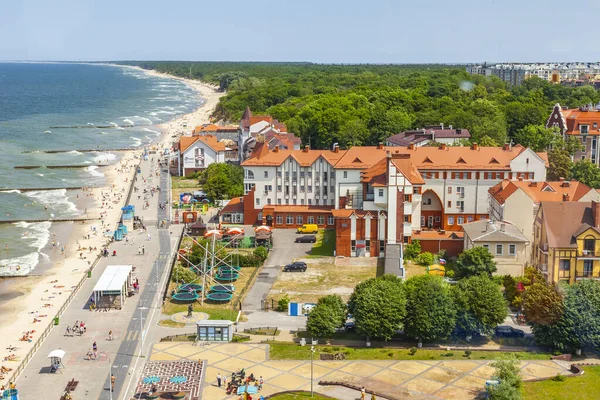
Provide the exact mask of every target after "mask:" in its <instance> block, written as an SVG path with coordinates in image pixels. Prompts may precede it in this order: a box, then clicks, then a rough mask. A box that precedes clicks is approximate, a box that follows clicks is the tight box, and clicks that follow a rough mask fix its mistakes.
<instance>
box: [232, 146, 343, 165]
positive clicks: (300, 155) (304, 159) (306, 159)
mask: <svg viewBox="0 0 600 400" xmlns="http://www.w3.org/2000/svg"><path fill="white" fill-rule="evenodd" d="M265 150H266V151H265ZM343 154H344V152H342V151H340V152H337V153H336V152H334V151H331V150H306V149H302V150H290V149H286V150H281V149H280V150H268V147H267V146H264V145H263V146H259V145H258V144H257V146H256V147H255V148H254V151H253V152H252V155H251V156H250V158H249V159H247V160H246V161H244V162H243V163H242V166H250V165H265V166H276V165H281V164H282V163H283V162H284V161H285V160H287V159H288V157H292V158H293V159H294V160H296V161H297V162H298V164H300V165H301V166H303V167H309V166H311V165H312V164H313V163H314V162H315V161H317V160H318V159H319V157H323V158H324V159H325V160H327V161H328V162H329V163H330V164H331V165H335V164H336V162H337V161H338V160H339V159H340V158H341V157H342V156H343Z"/></svg>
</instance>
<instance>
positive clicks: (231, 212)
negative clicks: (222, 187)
mask: <svg viewBox="0 0 600 400" xmlns="http://www.w3.org/2000/svg"><path fill="white" fill-rule="evenodd" d="M243 222H244V199H243V198H242V197H234V198H233V199H231V200H230V201H229V202H228V203H227V204H226V205H225V207H223V209H221V211H220V212H219V223H221V224H241V223H243Z"/></svg>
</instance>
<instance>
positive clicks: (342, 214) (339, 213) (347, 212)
mask: <svg viewBox="0 0 600 400" xmlns="http://www.w3.org/2000/svg"><path fill="white" fill-rule="evenodd" d="M331 213H332V214H333V216H334V217H335V218H350V216H351V215H352V214H354V215H356V216H357V217H359V218H364V217H366V216H367V215H370V216H371V217H373V218H377V212H375V211H373V212H372V211H365V210H354V209H347V208H340V209H338V210H336V209H333V210H331Z"/></svg>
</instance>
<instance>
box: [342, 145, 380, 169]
mask: <svg viewBox="0 0 600 400" xmlns="http://www.w3.org/2000/svg"><path fill="white" fill-rule="evenodd" d="M385 157H386V150H385V148H384V147H380V146H360V147H359V146H355V147H351V148H350V149H349V150H347V151H346V152H345V154H344V156H343V157H342V158H341V159H340V160H339V161H338V163H337V164H336V166H335V167H336V168H343V169H364V168H369V167H372V166H373V165H375V164H377V163H378V162H379V161H381V159H383V158H385Z"/></svg>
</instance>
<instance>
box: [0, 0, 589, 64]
mask: <svg viewBox="0 0 600 400" xmlns="http://www.w3.org/2000/svg"><path fill="white" fill-rule="evenodd" d="M599 15H600V1H597V0H581V1H578V2H571V1H565V0H562V1H558V0H480V1H477V0H412V1H407V0H396V1H392V0H389V1H386V0H345V1H342V0H295V1H291V0H273V1H267V0H253V1H242V0H239V1H237V0H213V1H210V0H171V1H165V0H161V1H158V0H52V1H51V0H6V1H2V4H1V5H0V60H72V61H75V60H82V61H101V60H126V59H127V60H199V61H207V60H213V61H214V60H223V61H241V60H248V61H312V62H324V63H344V62H345V63H351V62H357V63H434V62H440V63H465V62H482V61H520V62H531V61H599V60H600V44H598V36H599V34H600V33H599V30H598V22H597V19H598V16H599Z"/></svg>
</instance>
